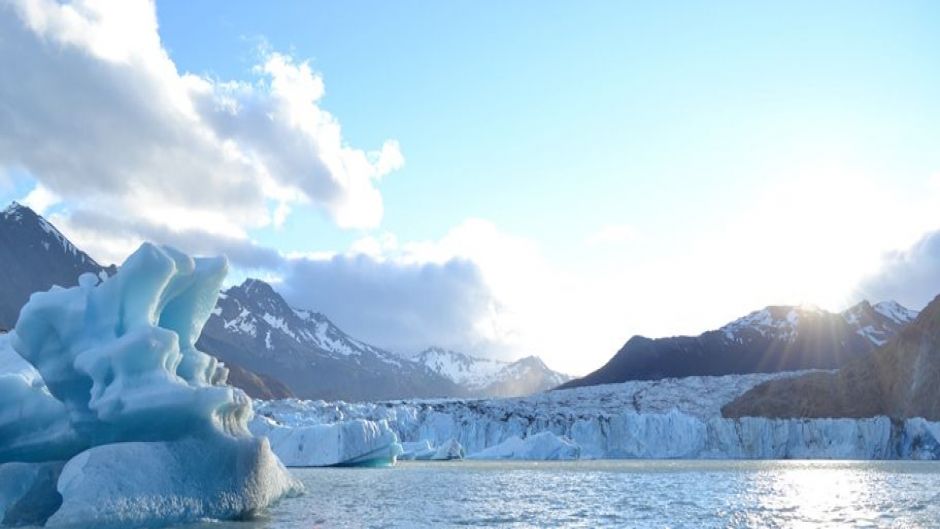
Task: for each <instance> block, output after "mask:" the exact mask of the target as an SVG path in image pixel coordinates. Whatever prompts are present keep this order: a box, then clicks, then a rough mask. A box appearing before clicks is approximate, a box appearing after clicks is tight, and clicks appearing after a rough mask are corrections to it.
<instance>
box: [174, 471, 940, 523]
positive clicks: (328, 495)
mask: <svg viewBox="0 0 940 529" xmlns="http://www.w3.org/2000/svg"><path fill="white" fill-rule="evenodd" d="M293 471H294V473H295V475H297V476H298V477H299V478H300V479H301V480H303V482H304V484H305V485H306V487H307V492H306V493H305V495H303V496H301V497H298V498H291V499H288V500H284V501H282V502H281V503H279V504H278V505H277V506H276V507H275V508H273V509H272V510H271V511H270V512H269V513H268V514H267V515H266V516H265V517H264V518H263V519H259V520H254V521H250V522H239V523H233V524H229V523H226V524H220V523H213V524H207V525H206V527H213V528H217V529H218V528H222V527H224V528H226V529H229V528H230V527H231V528H237V529H260V528H291V529H293V528H304V529H310V528H326V529H328V528H333V527H405V528H418V527H587V528H595V527H651V528H652V527H656V528H661V527H690V528H692V527H694V528H699V527H722V528H724V527H761V528H763V527H787V528H790V527H904V528H914V527H940V463H934V462H856V461H846V462H832V461H575V462H558V463H555V462H538V463H536V462H524V463H514V462H469V461H461V462H440V463H402V464H399V465H398V466H396V467H394V468H384V469H355V468H347V469H294V470H293ZM190 527H192V526H190Z"/></svg>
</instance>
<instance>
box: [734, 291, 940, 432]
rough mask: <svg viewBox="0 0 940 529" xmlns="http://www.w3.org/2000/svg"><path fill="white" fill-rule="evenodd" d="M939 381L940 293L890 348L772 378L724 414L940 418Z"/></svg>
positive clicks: (897, 312) (900, 314) (892, 309)
mask: <svg viewBox="0 0 940 529" xmlns="http://www.w3.org/2000/svg"><path fill="white" fill-rule="evenodd" d="M879 309H880V310H879ZM869 312H874V313H877V314H878V316H880V317H883V318H886V319H889V320H891V321H894V322H902V321H905V320H906V319H907V317H908V316H910V315H911V313H910V312H908V311H905V310H903V307H900V306H895V305H881V306H880V307H879V306H878V305H875V307H873V308H872V310H871V311H869ZM863 329H864V327H863ZM868 332H869V331H866V333H868ZM875 339H876V340H880V339H881V338H875ZM938 379H940V296H938V297H937V298H935V299H934V300H933V301H932V302H930V304H928V305H927V307H926V308H924V310H923V311H922V312H921V313H920V314H919V315H918V316H917V318H916V319H915V320H914V321H913V322H911V323H910V324H909V325H906V326H905V327H904V328H903V329H901V331H900V332H898V333H897V335H896V336H894V337H892V338H891V339H890V340H889V341H888V342H887V343H885V345H884V347H880V348H878V349H876V350H874V351H871V352H870V353H868V354H865V355H862V356H861V357H859V358H857V359H854V360H853V361H851V362H849V363H847V364H846V365H845V366H844V367H842V368H841V369H839V370H838V371H835V372H822V373H808V374H805V375H802V376H800V377H792V378H788V379H779V380H772V381H767V382H765V383H763V384H761V385H759V386H756V387H754V388H753V389H751V390H750V391H748V392H747V393H745V394H743V395H741V396H740V397H738V398H737V399H735V400H734V401H732V402H731V403H729V404H728V405H726V406H724V407H723V408H722V413H723V414H724V415H725V416H726V417H774V418H777V417H799V418H801V419H803V418H823V417H825V418H828V417H874V416H879V415H883V416H887V417H890V418H892V419H895V420H897V419H907V418H911V417H921V418H924V419H927V420H930V421H937V420H940V386H938V385H937V380H938Z"/></svg>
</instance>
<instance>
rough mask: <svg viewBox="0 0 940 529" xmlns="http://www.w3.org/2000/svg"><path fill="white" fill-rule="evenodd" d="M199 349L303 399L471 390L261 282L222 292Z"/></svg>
mask: <svg viewBox="0 0 940 529" xmlns="http://www.w3.org/2000/svg"><path fill="white" fill-rule="evenodd" d="M197 346H198V347H199V348H200V349H201V350H203V351H205V352H207V353H209V354H212V355H214V356H216V357H218V358H219V359H221V360H222V361H223V362H226V363H228V362H234V363H236V364H238V365H241V366H245V367H246V368H248V369H250V370H251V371H253V372H255V373H260V374H264V375H267V376H270V377H273V378H275V379H277V380H279V381H281V382H283V383H284V384H285V385H286V386H287V387H288V388H290V390H291V391H292V392H293V393H294V394H295V395H297V396H298V397H301V398H309V399H325V400H336V399H341V400H354V401H358V400H386V399H396V398H404V397H442V396H465V395H466V392H465V391H464V390H463V389H462V388H461V387H460V386H458V385H457V384H455V383H454V382H452V381H451V380H449V379H447V378H445V377H443V376H441V375H440V374H438V373H435V372H434V371H432V370H430V369H428V368H427V367H426V366H424V365H422V364H419V363H417V362H412V361H409V360H407V359H403V358H401V357H400V356H398V355H396V354H394V353H391V352H389V351H385V350H383V349H380V348H378V347H374V346H372V345H369V344H367V343H364V342H361V341H359V340H356V339H355V338H352V337H350V336H349V335H348V334H346V333H345V332H343V331H342V330H341V329H339V328H338V327H337V326H336V325H334V324H333V322H331V321H330V320H329V318H327V317H326V316H324V315H323V314H320V313H317V312H313V311H309V310H304V309H296V308H293V307H291V306H290V305H288V303H287V302H286V301H285V300H284V298H282V297H281V296H280V294H278V293H277V292H276V291H275V290H274V289H273V288H272V287H271V285H269V284H267V283H265V282H264V281H261V280H258V279H247V280H245V282H243V283H242V284H241V285H238V286H234V287H231V288H229V289H228V290H226V291H225V292H223V293H222V294H221V295H220V296H219V301H218V304H217V305H216V308H215V311H214V312H213V313H212V315H211V316H210V317H209V321H208V322H207V323H206V326H205V328H204V329H203V333H202V336H201V337H200V339H199V341H198V342H197Z"/></svg>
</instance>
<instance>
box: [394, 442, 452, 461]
mask: <svg viewBox="0 0 940 529" xmlns="http://www.w3.org/2000/svg"><path fill="white" fill-rule="evenodd" d="M402 450H403V452H402V455H401V459H405V460H410V461H450V460H453V459H463V458H464V456H465V455H466V454H465V453H464V449H463V447H462V446H460V443H459V442H457V440H456V439H450V440H449V441H446V442H444V443H442V444H441V445H440V446H437V447H434V446H431V442H430V441H428V440H426V439H425V440H422V441H414V442H410V443H402Z"/></svg>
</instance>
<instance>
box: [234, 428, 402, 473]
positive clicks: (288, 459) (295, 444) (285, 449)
mask: <svg viewBox="0 0 940 529" xmlns="http://www.w3.org/2000/svg"><path fill="white" fill-rule="evenodd" d="M250 428H251V431H252V432H253V433H254V434H255V435H259V436H261V435H263V436H266V437H267V438H268V439H270V440H271V448H272V449H273V450H274V453H276V454H277V455H278V457H280V458H281V461H283V462H284V464H285V465H287V466H289V467H330V466H386V465H393V464H394V463H395V459H396V458H397V457H398V456H399V455H401V453H402V446H401V444H400V443H399V442H398V436H397V435H395V432H393V431H392V430H391V429H390V428H389V427H388V423H387V422H385V421H378V422H375V421H365V420H362V419H356V420H351V421H341V422H336V423H332V424H315V425H310V426H293V427H289V426H282V425H279V424H277V423H275V422H274V421H271V420H270V419H268V418H266V417H260V416H259V417H255V419H254V420H253V421H252V422H251V425H250Z"/></svg>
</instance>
